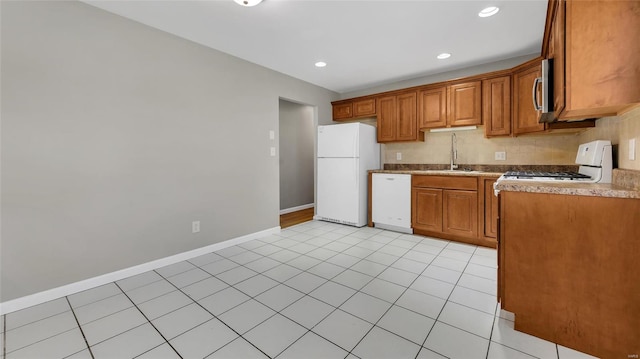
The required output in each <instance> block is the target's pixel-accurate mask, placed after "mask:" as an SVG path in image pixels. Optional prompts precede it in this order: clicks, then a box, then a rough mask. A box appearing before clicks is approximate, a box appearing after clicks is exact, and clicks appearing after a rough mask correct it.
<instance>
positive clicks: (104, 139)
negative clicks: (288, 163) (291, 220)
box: [0, 1, 338, 301]
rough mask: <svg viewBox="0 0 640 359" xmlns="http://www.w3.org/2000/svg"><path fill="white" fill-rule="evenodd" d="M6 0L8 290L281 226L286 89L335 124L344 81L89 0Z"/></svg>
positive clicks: (61, 281)
mask: <svg viewBox="0 0 640 359" xmlns="http://www.w3.org/2000/svg"><path fill="white" fill-rule="evenodd" d="M1 6H2V10H1V16H2V18H1V33H2V39H1V40H2V41H1V43H2V52H1V56H2V57H1V61H2V62H1V66H2V84H1V86H2V89H1V90H2V92H1V94H2V109H1V118H2V132H1V150H2V159H1V160H2V178H1V180H2V193H1V195H2V208H1V210H2V233H1V235H2V237H1V238H2V239H1V246H2V247H1V249H2V254H1V258H0V259H1V268H0V269H1V272H2V273H1V277H0V283H2V285H1V290H2V293H1V295H0V300H1V301H7V300H10V299H14V298H17V297H21V296H24V295H28V294H32V293H36V292H39V291H43V290H47V289H50V288H54V287H58V286H61V285H65V284H69V283H72V282H75V281H79V280H82V279H86V278H91V277H94V276H97V275H101V274H104V273H109V272H112V271H115V270H118V269H122V268H126V267H129V266H133V265H137V264H141V263H145V262H148V261H151V260H155V259H158V258H163V257H166V256H169V255H173V254H177V253H181V252H184V251H187V250H191V249H195V248H199V247H202V246H205V245H209V244H212V243H216V242H220V241H224V240H227V239H230V238H234V237H237V236H241V235H245V234H250V233H254V232H257V231H261V230H265V229H269V228H273V227H276V226H278V224H279V222H278V214H279V202H280V198H279V193H278V192H279V183H278V178H279V173H278V172H279V171H278V167H279V166H278V162H277V157H271V156H270V155H269V147H270V146H272V145H273V143H272V141H270V140H269V136H268V132H269V130H274V131H275V132H276V133H278V111H279V110H278V107H279V98H280V97H283V98H289V99H292V100H295V101H298V102H301V103H307V104H310V105H313V106H317V111H318V115H317V116H318V122H319V123H320V124H325V123H330V122H331V105H330V101H332V100H335V99H337V98H338V95H337V94H336V93H333V92H330V91H328V90H325V89H322V88H319V87H317V86H313V85H310V84H308V83H305V82H302V81H299V80H296V79H293V78H291V77H287V76H285V75H282V74H280V73H277V72H274V71H271V70H268V69H265V68H262V67H259V66H256V65H254V64H250V63H248V62H245V61H242V60H239V59H237V58H234V57H232V56H229V55H226V54H223V53H221V52H218V51H215V50H212V49H208V48H205V47H203V46H200V45H197V44H194V43H192V42H189V41H186V40H183V39H180V38H177V37H175V36H172V35H169V34H167V33H164V32H161V31H158V30H155V29H152V28H149V27H146V26H144V25H141V24H138V23H135V22H132V21H130V20H127V19H124V18H121V17H119V16H116V15H113V14H110V13H107V12H104V11H102V10H99V9H96V8H94V7H91V6H88V5H85V4H82V3H77V2H58V1H55V2H53V1H52V2H7V1H2V2H1ZM193 220H199V221H201V232H200V233H198V234H192V233H191V221H193Z"/></svg>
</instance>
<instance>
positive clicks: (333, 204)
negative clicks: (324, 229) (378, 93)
mask: <svg viewBox="0 0 640 359" xmlns="http://www.w3.org/2000/svg"><path fill="white" fill-rule="evenodd" d="M379 168H380V144H378V143H377V142H376V128H375V127H374V126H371V125H366V124H363V123H359V122H354V123H345V124H339V125H327V126H318V175H317V177H318V187H317V198H316V219H320V220H324V221H329V222H336V223H342V224H348V225H351V226H356V227H362V226H364V225H366V224H367V171H368V170H374V169H379Z"/></svg>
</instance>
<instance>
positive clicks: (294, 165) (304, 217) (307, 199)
mask: <svg viewBox="0 0 640 359" xmlns="http://www.w3.org/2000/svg"><path fill="white" fill-rule="evenodd" d="M279 108H280V115H279V147H280V227H281V228H285V227H289V226H292V225H295V224H298V223H303V222H306V221H309V220H311V219H313V214H314V206H315V204H314V173H315V172H314V171H315V121H314V117H315V109H314V107H313V106H309V105H304V104H299V103H295V102H292V101H288V100H284V99H280V103H279Z"/></svg>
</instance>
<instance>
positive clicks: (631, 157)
mask: <svg viewBox="0 0 640 359" xmlns="http://www.w3.org/2000/svg"><path fill="white" fill-rule="evenodd" d="M629 160H631V161H635V160H636V139H635V138H632V139H630V140H629Z"/></svg>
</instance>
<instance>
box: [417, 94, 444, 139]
mask: <svg viewBox="0 0 640 359" xmlns="http://www.w3.org/2000/svg"><path fill="white" fill-rule="evenodd" d="M418 96H419V99H418V102H419V104H418V119H419V126H420V128H421V129H423V128H437V127H446V126H447V88H446V87H444V86H443V87H440V88H437V89H430V90H422V91H420V93H419V95H418Z"/></svg>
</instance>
